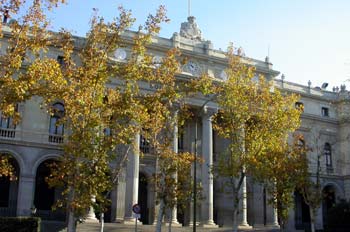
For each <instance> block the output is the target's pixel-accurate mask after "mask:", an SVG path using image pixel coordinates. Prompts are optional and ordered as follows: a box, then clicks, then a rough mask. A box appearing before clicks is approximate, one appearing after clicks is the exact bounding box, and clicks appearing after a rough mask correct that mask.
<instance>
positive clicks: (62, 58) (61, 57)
mask: <svg viewBox="0 0 350 232" xmlns="http://www.w3.org/2000/svg"><path fill="white" fill-rule="evenodd" d="M57 63H58V64H59V65H60V66H61V67H64V66H65V62H64V57H63V56H57Z"/></svg>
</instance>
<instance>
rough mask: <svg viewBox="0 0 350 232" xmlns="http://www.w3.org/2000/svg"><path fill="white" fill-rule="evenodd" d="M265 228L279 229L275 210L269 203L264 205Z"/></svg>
mask: <svg viewBox="0 0 350 232" xmlns="http://www.w3.org/2000/svg"><path fill="white" fill-rule="evenodd" d="M268 199H269V197H267V198H266V200H268ZM266 226H268V227H272V228H279V227H280V226H279V224H278V214H277V209H276V208H275V207H274V206H273V205H271V204H269V203H266Z"/></svg>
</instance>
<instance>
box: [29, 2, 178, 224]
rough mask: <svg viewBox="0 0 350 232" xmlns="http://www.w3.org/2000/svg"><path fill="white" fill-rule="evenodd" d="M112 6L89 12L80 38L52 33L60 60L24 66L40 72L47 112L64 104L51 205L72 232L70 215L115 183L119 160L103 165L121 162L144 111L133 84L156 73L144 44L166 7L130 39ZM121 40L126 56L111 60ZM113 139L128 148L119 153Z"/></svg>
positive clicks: (125, 18) (82, 211) (123, 15)
mask: <svg viewBox="0 0 350 232" xmlns="http://www.w3.org/2000/svg"><path fill="white" fill-rule="evenodd" d="M119 10H120V14H119V17H118V18H116V19H115V20H114V21H112V22H105V21H104V19H103V18H102V17H99V16H94V17H93V19H92V20H91V29H90V31H89V33H88V34H87V36H86V39H83V40H80V39H76V38H74V37H73V36H72V35H71V34H70V33H68V32H66V31H62V32H60V33H58V34H55V35H53V36H54V38H55V40H56V41H57V43H56V44H53V46H56V47H57V48H58V49H60V50H61V54H62V56H63V64H61V65H60V64H59V63H58V62H57V61H56V60H53V59H51V58H48V57H46V58H42V59H41V60H38V61H35V62H34V63H33V65H31V67H29V69H28V72H27V76H28V77H29V78H33V77H35V76H40V77H41V79H40V82H39V83H38V84H37V89H38V92H37V93H38V95H39V96H41V97H42V98H43V100H44V103H45V105H46V106H47V108H48V109H49V112H51V113H54V112H55V109H54V108H53V107H51V106H52V103H53V102H55V101H60V102H62V104H63V105H64V114H63V115H62V117H61V118H60V120H59V121H58V122H57V123H58V124H61V125H64V128H65V131H66V133H65V135H64V143H63V145H62V148H63V151H64V153H63V156H62V158H61V159H60V162H58V164H57V167H56V168H55V169H54V170H53V173H52V175H51V176H50V178H49V183H50V185H51V186H61V187H63V188H64V191H63V197H64V199H63V201H60V202H58V206H62V207H66V209H67V213H68V231H75V229H76V222H77V220H78V219H79V218H81V217H84V216H85V215H86V213H87V209H89V208H90V206H91V205H92V204H93V203H92V201H91V198H92V197H96V200H97V201H98V202H99V204H102V205H103V204H104V203H105V202H106V199H105V192H108V191H110V189H111V186H112V184H115V183H116V182H117V179H118V174H119V173H120V169H121V168H122V166H123V165H121V164H120V163H118V164H116V165H115V167H116V168H115V169H111V167H110V163H111V162H113V161H114V162H116V160H119V161H120V162H125V161H126V158H125V157H126V156H127V153H128V151H129V150H130V149H137V148H133V146H134V142H133V139H134V136H135V134H136V133H138V132H139V131H140V130H141V128H142V125H143V123H144V122H145V121H146V117H147V114H145V113H143V112H146V111H145V106H144V102H143V97H144V96H143V93H141V92H140V90H139V83H140V82H142V81H145V80H146V81H147V80H148V79H149V78H153V73H157V71H155V70H154V67H153V66H152V65H151V59H150V56H148V55H147V54H146V45H148V44H149V43H150V42H151V36H152V35H154V33H158V32H159V30H160V27H159V24H160V23H162V22H164V21H166V20H167V18H166V16H165V9H164V7H160V8H159V10H158V11H157V14H156V15H155V16H153V15H150V16H149V17H148V20H147V21H146V23H145V26H144V27H140V28H139V31H138V32H137V33H135V35H134V38H133V41H131V42H130V41H128V38H126V37H124V34H123V33H125V31H126V30H127V29H128V28H129V27H130V26H131V24H132V23H133V21H134V19H133V18H132V17H131V13H130V11H126V10H124V9H123V8H121V7H120V8H119ZM126 44H129V45H130V46H131V47H132V51H131V54H130V57H129V59H128V60H127V61H126V62H117V61H115V60H113V59H111V58H110V57H111V54H112V53H113V52H115V51H116V49H117V48H119V47H121V46H125V45H126ZM169 56H171V53H169ZM169 60H171V59H170V58H169ZM165 61H166V60H165ZM169 62H170V61H169ZM171 65H172V63H169V64H166V66H164V67H167V69H166V70H165V68H164V70H165V71H167V72H173V69H174V68H172V67H171ZM169 70H170V71H169ZM149 75H152V77H149ZM163 75H165V74H163ZM114 77H116V78H115V79H113V78H114ZM43 86H44V87H45V88H44V89H43V88H42V87H43ZM119 145H125V146H127V147H129V148H130V149H126V152H123V153H118V149H116V148H117V146H119Z"/></svg>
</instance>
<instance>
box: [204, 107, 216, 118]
mask: <svg viewBox="0 0 350 232" xmlns="http://www.w3.org/2000/svg"><path fill="white" fill-rule="evenodd" d="M217 112H218V108H216V107H209V106H204V107H203V109H202V111H201V114H202V116H203V117H211V116H213V115H214V114H216V113H217Z"/></svg>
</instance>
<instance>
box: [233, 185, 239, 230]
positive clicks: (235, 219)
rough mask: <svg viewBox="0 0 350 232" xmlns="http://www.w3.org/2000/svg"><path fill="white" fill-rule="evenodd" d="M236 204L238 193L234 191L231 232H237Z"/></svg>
mask: <svg viewBox="0 0 350 232" xmlns="http://www.w3.org/2000/svg"><path fill="white" fill-rule="evenodd" d="M238 203H239V197H238V192H237V191H235V192H234V196H233V232H237V231H238Z"/></svg>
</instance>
